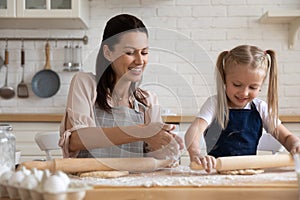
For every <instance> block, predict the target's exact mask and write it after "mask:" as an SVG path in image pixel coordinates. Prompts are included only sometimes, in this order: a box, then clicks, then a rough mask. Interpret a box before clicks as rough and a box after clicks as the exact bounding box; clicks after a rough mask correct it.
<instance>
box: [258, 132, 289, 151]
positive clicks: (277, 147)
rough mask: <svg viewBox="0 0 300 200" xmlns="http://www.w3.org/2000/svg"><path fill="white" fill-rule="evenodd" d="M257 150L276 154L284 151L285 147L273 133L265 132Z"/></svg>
mask: <svg viewBox="0 0 300 200" xmlns="http://www.w3.org/2000/svg"><path fill="white" fill-rule="evenodd" d="M257 150H258V151H271V152H272V154H276V153H279V152H283V151H284V150H285V148H284V146H282V144H280V142H278V140H276V139H275V138H274V137H273V136H272V135H271V134H269V133H265V132H264V133H263V134H262V136H261V138H260V140H259V143H258V146H257Z"/></svg>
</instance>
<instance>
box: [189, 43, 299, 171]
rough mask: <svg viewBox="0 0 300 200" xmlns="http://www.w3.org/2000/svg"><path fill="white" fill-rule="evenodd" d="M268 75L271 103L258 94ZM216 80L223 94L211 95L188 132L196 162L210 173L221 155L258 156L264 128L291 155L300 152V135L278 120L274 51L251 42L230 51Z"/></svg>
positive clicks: (219, 62)
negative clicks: (204, 145)
mask: <svg viewBox="0 0 300 200" xmlns="http://www.w3.org/2000/svg"><path fill="white" fill-rule="evenodd" d="M267 75H269V86H268V94H267V102H265V101H263V100H261V99H258V98H257V96H258V95H259V93H260V91H261V87H262V85H263V83H264V81H265V80H266V78H267ZM216 79H217V95H215V96H211V97H209V98H208V99H207V101H206V102H205V103H204V105H203V106H202V108H201V110H200V112H199V114H198V116H197V117H196V119H195V120H194V122H193V123H192V124H191V126H190V127H189V129H188V130H187V133H186V135H185V140H186V147H187V149H188V152H189V155H190V160H191V162H196V164H198V165H202V167H203V168H204V169H205V170H206V171H207V172H210V171H211V168H214V167H215V158H217V157H221V156H237V155H255V154H256V150H257V145H258V142H259V139H260V137H261V135H262V129H263V128H264V129H265V130H266V131H267V132H268V133H271V134H272V135H273V136H274V137H275V138H276V139H277V140H278V141H279V142H280V143H281V144H282V145H283V146H284V147H285V148H286V149H287V150H288V151H290V152H291V153H295V152H300V139H299V138H298V137H297V136H295V135H293V134H292V133H291V132H290V131H288V130H287V129H286V128H285V127H284V126H283V125H282V124H281V122H280V120H279V119H278V96H277V63H276V57H275V52H274V51H272V50H267V51H263V50H261V49H259V48H258V47H256V46H249V45H241V46H237V47H235V48H234V49H232V50H230V51H224V52H222V53H221V54H220V55H219V57H218V60H217V66H216ZM217 126H219V128H218V127H217ZM202 134H204V136H205V139H206V142H207V143H209V144H210V146H211V148H210V147H209V146H207V152H208V155H206V152H201V151H200V148H201V147H200V142H199V141H200V139H201V137H202V136H203V135H202ZM208 138H210V139H208Z"/></svg>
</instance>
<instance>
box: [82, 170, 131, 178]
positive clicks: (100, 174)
mask: <svg viewBox="0 0 300 200" xmlns="http://www.w3.org/2000/svg"><path fill="white" fill-rule="evenodd" d="M128 174H129V172H128V171H92V172H83V173H80V174H79V177H95V178H117V177H121V176H127V175H128Z"/></svg>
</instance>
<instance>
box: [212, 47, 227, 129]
mask: <svg viewBox="0 0 300 200" xmlns="http://www.w3.org/2000/svg"><path fill="white" fill-rule="evenodd" d="M229 54H230V52H229V51H223V52H222V53H220V54H219V56H218V59H217V64H216V65H217V66H216V73H215V74H216V82H217V108H216V118H217V120H218V123H219V124H220V126H221V127H222V129H224V128H225V127H226V126H227V124H228V120H229V109H228V106H227V97H226V91H225V72H224V70H225V66H226V60H227V58H228V55H229Z"/></svg>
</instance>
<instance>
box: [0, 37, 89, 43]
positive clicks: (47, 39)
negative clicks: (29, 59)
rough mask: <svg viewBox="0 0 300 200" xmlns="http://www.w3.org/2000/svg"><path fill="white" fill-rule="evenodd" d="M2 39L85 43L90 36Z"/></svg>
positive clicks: (2, 39)
mask: <svg viewBox="0 0 300 200" xmlns="http://www.w3.org/2000/svg"><path fill="white" fill-rule="evenodd" d="M0 41H82V42H83V44H85V45H86V44H87V43H88V36H86V35H85V36H83V37H81V38H80V37H71V38H65V37H56V38H55V37H22V38H21V37H20V38H19V37H1V38H0Z"/></svg>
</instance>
